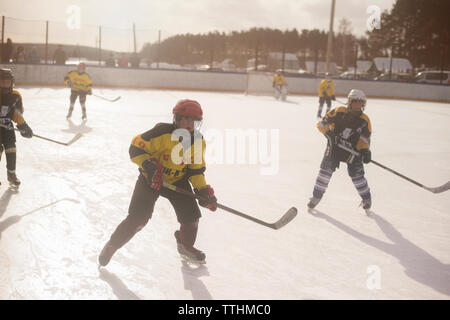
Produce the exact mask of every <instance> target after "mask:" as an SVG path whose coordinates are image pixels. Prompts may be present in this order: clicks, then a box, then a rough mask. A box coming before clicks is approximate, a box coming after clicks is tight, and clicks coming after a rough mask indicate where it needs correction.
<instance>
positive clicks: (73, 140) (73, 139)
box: [66, 133, 83, 146]
mask: <svg viewBox="0 0 450 320" xmlns="http://www.w3.org/2000/svg"><path fill="white" fill-rule="evenodd" d="M82 135H83V134H82V133H77V134H76V135H75V137H73V138H72V140H70V141H69V142H67V143H66V146H70V145H71V144H72V143H74V142H75V141H77V140H78V139H80V138H81V136H82Z"/></svg>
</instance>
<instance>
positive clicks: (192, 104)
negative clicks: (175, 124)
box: [173, 99, 203, 120]
mask: <svg viewBox="0 0 450 320" xmlns="http://www.w3.org/2000/svg"><path fill="white" fill-rule="evenodd" d="M173 115H174V117H177V116H188V117H192V118H193V119H195V120H202V119H203V111H202V107H201V106H200V103H198V102H197V101H195V100H189V99H183V100H180V101H178V102H177V104H176V106H175V107H174V108H173Z"/></svg>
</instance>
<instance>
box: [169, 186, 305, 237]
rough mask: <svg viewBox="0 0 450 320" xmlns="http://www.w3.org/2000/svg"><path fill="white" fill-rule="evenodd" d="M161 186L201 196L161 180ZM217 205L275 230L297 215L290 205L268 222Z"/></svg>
mask: <svg viewBox="0 0 450 320" xmlns="http://www.w3.org/2000/svg"><path fill="white" fill-rule="evenodd" d="M163 186H164V187H165V188H167V189H169V190H172V191H175V192H178V193H181V194H185V195H187V196H189V197H191V198H196V199H199V200H201V199H202V197H200V196H198V195H196V194H193V193H192V192H189V191H188V190H184V189H182V188H179V187H177V186H174V185H172V184H170V183H167V182H163ZM217 207H218V208H220V209H222V210H225V211H228V212H230V213H232V214H235V215H237V216H240V217H242V218H245V219H248V220H250V221H253V222H256V223H258V224H261V225H263V226H266V227H268V228H272V229H275V230H278V229H280V228H281V227H284V226H285V225H286V224H288V223H289V222H291V221H292V220H293V219H294V218H295V216H296V215H297V208H295V207H292V208H290V209H289V210H288V211H287V212H286V213H285V214H284V215H283V216H282V217H281V218H280V219H279V220H278V221H276V222H274V223H268V222H265V221H262V220H259V219H257V218H254V217H251V216H249V215H246V214H245V213H242V212H239V211H237V210H234V209H232V208H229V207H227V206H224V205H223V204H220V203H217Z"/></svg>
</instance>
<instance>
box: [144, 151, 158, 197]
mask: <svg viewBox="0 0 450 320" xmlns="http://www.w3.org/2000/svg"><path fill="white" fill-rule="evenodd" d="M142 168H143V169H144V171H145V173H146V174H147V183H148V185H149V186H150V187H151V188H153V189H155V190H160V189H161V185H162V182H163V179H162V169H163V166H162V165H161V163H159V161H158V160H156V159H153V158H149V159H147V160H145V161H144V162H142Z"/></svg>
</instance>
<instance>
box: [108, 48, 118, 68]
mask: <svg viewBox="0 0 450 320" xmlns="http://www.w3.org/2000/svg"><path fill="white" fill-rule="evenodd" d="M105 66H107V67H113V68H114V67H115V66H116V60H115V59H114V54H113V53H112V52H111V53H110V54H109V58H107V59H106V61H105Z"/></svg>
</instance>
